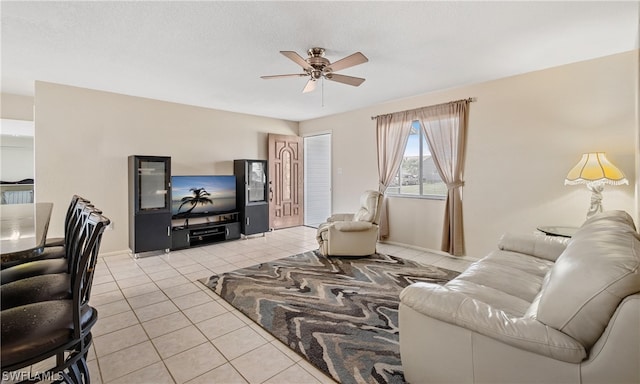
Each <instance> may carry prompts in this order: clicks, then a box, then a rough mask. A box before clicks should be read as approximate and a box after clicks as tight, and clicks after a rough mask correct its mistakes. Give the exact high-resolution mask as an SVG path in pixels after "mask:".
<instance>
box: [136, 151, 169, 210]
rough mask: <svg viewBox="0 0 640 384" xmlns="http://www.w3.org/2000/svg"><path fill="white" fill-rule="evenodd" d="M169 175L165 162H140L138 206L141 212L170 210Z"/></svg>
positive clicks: (143, 160) (142, 160) (146, 160)
mask: <svg viewBox="0 0 640 384" xmlns="http://www.w3.org/2000/svg"><path fill="white" fill-rule="evenodd" d="M167 175H168V170H167V163H166V162H165V161H164V160H148V159H141V160H140V163H139V167H138V183H139V184H138V185H139V187H140V189H139V191H140V192H139V196H138V206H139V207H140V210H141V211H145V210H157V209H168V208H169V199H168V196H169V194H168V191H167V189H168V178H167Z"/></svg>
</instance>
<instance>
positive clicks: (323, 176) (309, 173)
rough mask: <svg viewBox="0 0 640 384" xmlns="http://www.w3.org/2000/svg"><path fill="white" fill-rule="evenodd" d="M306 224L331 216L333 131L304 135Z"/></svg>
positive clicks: (313, 224) (318, 221) (316, 224)
mask: <svg viewBox="0 0 640 384" xmlns="http://www.w3.org/2000/svg"><path fill="white" fill-rule="evenodd" d="M303 141H304V196H305V199H304V225H306V226H309V227H314V228H317V227H318V226H319V225H320V224H321V223H324V222H325V221H326V220H327V218H328V217H329V216H331V133H323V134H319V135H314V136H307V137H304V139H303Z"/></svg>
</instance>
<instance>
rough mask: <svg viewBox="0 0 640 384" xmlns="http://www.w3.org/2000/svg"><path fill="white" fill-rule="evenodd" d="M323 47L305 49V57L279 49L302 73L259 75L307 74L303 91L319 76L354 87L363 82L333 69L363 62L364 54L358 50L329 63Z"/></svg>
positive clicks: (269, 77)
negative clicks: (337, 72)
mask: <svg viewBox="0 0 640 384" xmlns="http://www.w3.org/2000/svg"><path fill="white" fill-rule="evenodd" d="M324 52H325V49H324V48H319V47H314V48H310V49H309V50H307V55H308V56H309V57H308V58H307V59H303V58H302V57H301V56H300V55H298V54H297V53H296V52H294V51H280V53H281V54H282V55H284V56H286V57H287V58H288V59H290V60H291V61H293V62H295V63H296V64H298V65H300V66H301V67H302V69H303V70H304V73H302V74H291V75H272V76H261V77H262V78H263V79H276V78H283V77H302V76H309V77H310V79H309V81H308V82H307V85H306V86H305V87H304V89H303V91H302V92H303V93H306V92H311V91H312V90H314V89H315V81H316V80H318V79H321V78H325V79H327V80H331V81H335V82H338V83H342V84H347V85H351V86H354V87H357V86H359V85H360V84H362V83H363V82H364V80H365V79H363V78H360V77H353V76H347V75H338V74H335V75H334V72H335V71H339V70H342V69H346V68H349V67H353V66H355V65H358V64H363V63H366V62H368V61H369V59H367V57H366V56H365V55H363V54H362V53H360V52H356V53H354V54H352V55H349V56H347V57H344V58H342V59H340V60H338V61H336V62H335V63H333V64H332V63H331V62H330V61H329V60H328V59H326V58H325V57H324Z"/></svg>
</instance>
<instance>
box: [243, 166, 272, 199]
mask: <svg viewBox="0 0 640 384" xmlns="http://www.w3.org/2000/svg"><path fill="white" fill-rule="evenodd" d="M247 167H248V170H247V184H248V185H247V188H248V191H247V192H248V193H247V200H248V201H247V202H248V203H257V202H264V201H266V199H267V184H266V183H267V175H266V172H267V170H266V162H264V161H249V162H247Z"/></svg>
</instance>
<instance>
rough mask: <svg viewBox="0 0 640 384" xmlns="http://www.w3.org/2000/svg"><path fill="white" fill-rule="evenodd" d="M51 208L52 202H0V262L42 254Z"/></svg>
mask: <svg viewBox="0 0 640 384" xmlns="http://www.w3.org/2000/svg"><path fill="white" fill-rule="evenodd" d="M52 209H53V203H34V204H3V205H0V262H2V263H8V262H14V261H18V260H21V259H26V258H30V257H34V256H38V255H39V254H41V253H42V250H43V249H44V245H45V241H46V239H47V229H48V228H49V220H50V219H51V210H52Z"/></svg>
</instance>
